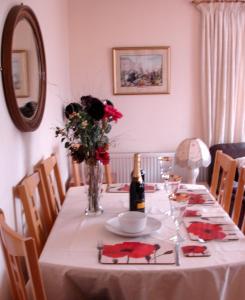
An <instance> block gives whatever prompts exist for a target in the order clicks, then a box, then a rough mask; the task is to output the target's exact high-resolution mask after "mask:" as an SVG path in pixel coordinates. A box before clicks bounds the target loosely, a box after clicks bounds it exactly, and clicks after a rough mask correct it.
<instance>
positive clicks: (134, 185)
mask: <svg viewBox="0 0 245 300" xmlns="http://www.w3.org/2000/svg"><path fill="white" fill-rule="evenodd" d="M129 209H130V210H136V211H141V212H144V211H145V187H144V182H143V179H142V175H141V170H140V154H139V153H135V154H134V169H133V174H132V180H131V184H130V190H129Z"/></svg>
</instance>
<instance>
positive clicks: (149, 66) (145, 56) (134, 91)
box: [112, 46, 170, 95]
mask: <svg viewBox="0 0 245 300" xmlns="http://www.w3.org/2000/svg"><path fill="white" fill-rule="evenodd" d="M112 57H113V94H114V95H141V94H169V93H170V47H169V46H156V47H121V48H119V47H118V48H113V49H112Z"/></svg>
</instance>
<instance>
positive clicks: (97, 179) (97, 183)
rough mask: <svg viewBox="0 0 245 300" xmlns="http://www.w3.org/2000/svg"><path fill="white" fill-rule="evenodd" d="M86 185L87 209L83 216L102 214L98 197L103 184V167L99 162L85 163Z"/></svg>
mask: <svg viewBox="0 0 245 300" xmlns="http://www.w3.org/2000/svg"><path fill="white" fill-rule="evenodd" d="M85 176H86V184H87V197H88V207H87V208H86V209H85V215H87V216H98V215H101V214H102V213H103V208H102V206H101V205H100V197H101V193H102V183H103V166H102V163H101V162H100V161H96V162H95V163H92V164H91V163H90V164H88V163H86V170H85Z"/></svg>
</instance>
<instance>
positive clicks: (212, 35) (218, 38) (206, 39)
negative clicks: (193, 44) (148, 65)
mask: <svg viewBox="0 0 245 300" xmlns="http://www.w3.org/2000/svg"><path fill="white" fill-rule="evenodd" d="M198 8H199V10H200V11H201V14H202V54H201V56H202V61H201V74H202V75H201V76H202V113H203V119H204V130H205V141H206V143H207V144H208V145H213V144H217V143H225V142H242V141H243V142H245V74H244V71H245V66H244V64H245V4H243V3H240V2H239V3H238V2H237V3H234V2H233V3H225V2H222V3H201V4H199V5H198Z"/></svg>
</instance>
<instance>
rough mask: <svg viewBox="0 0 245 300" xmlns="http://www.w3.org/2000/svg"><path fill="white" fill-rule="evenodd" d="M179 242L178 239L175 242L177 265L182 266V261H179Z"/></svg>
mask: <svg viewBox="0 0 245 300" xmlns="http://www.w3.org/2000/svg"><path fill="white" fill-rule="evenodd" d="M179 246H180V245H179V242H178V241H177V242H176V243H175V265H176V266H180V262H179Z"/></svg>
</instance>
